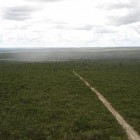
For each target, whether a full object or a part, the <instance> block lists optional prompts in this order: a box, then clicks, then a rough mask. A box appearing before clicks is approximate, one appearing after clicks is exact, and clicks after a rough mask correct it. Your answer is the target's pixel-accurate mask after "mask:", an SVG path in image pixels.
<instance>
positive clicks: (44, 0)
mask: <svg viewBox="0 0 140 140" xmlns="http://www.w3.org/2000/svg"><path fill="white" fill-rule="evenodd" d="M30 1H34V2H58V1H61V0H30Z"/></svg>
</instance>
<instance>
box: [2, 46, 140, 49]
mask: <svg viewBox="0 0 140 140" xmlns="http://www.w3.org/2000/svg"><path fill="white" fill-rule="evenodd" d="M70 48H72V49H78V48H84V49H86V48H93V49H94V48H95V49H96V48H140V45H139V46H101V47H0V49H70Z"/></svg>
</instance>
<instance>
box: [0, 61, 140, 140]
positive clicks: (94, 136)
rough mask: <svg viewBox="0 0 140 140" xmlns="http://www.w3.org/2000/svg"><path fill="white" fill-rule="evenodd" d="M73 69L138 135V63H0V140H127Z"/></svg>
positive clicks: (139, 127) (139, 107) (118, 126)
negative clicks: (101, 95)
mask: <svg viewBox="0 0 140 140" xmlns="http://www.w3.org/2000/svg"><path fill="white" fill-rule="evenodd" d="M73 69H75V70H76V71H77V72H78V73H80V74H81V75H82V76H83V77H84V78H85V79H88V81H89V82H90V83H92V84H94V85H95V86H96V87H97V89H99V91H101V92H102V93H103V94H104V95H105V97H107V99H108V100H109V101H110V102H111V103H112V104H113V106H114V107H115V108H116V109H117V110H119V112H120V113H121V114H122V115H123V116H124V117H125V118H126V119H127V120H128V121H129V122H130V123H131V124H132V125H133V126H134V127H135V128H136V129H137V130H138V131H139V130H140V120H139V119H138V118H140V106H138V105H139V103H140V98H139V97H140V96H139V95H140V94H139V92H140V87H139V83H140V75H139V71H140V64H139V63H133V62H131V63H126V62H123V63H120V62H105V63H103V62H102V63H101V62H61V63H27V64H26V63H1V64H0V122H1V123H0V139H2V140H15V139H17V140H19V139H21V140H126V139H127V137H126V135H125V132H124V131H123V130H122V128H121V126H120V125H119V124H118V123H117V121H116V120H115V118H114V117H113V116H112V115H111V114H110V113H109V112H108V110H107V109H106V108H105V107H104V105H103V104H102V103H101V102H100V101H99V100H98V98H97V97H96V95H95V94H93V93H92V92H91V91H90V89H89V88H88V87H86V86H85V85H84V83H83V82H81V81H80V80H79V79H78V78H77V77H76V76H75V75H74V74H73V73H72V70H73Z"/></svg>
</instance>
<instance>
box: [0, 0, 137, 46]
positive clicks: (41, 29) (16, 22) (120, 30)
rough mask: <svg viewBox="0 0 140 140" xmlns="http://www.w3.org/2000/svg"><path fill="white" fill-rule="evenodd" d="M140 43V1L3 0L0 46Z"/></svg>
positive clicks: (0, 16) (1, 5)
mask: <svg viewBox="0 0 140 140" xmlns="http://www.w3.org/2000/svg"><path fill="white" fill-rule="evenodd" d="M139 45H140V0H1V1H0V48H13V47H14V48H23V47H26V48H32V47H37V48H38V47H49V48H50V47H115V46H139Z"/></svg>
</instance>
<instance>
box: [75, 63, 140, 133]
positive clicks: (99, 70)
mask: <svg viewBox="0 0 140 140" xmlns="http://www.w3.org/2000/svg"><path fill="white" fill-rule="evenodd" d="M84 65H85V67H83V68H82V69H81V68H80V67H79V68H78V69H77V71H78V72H79V73H80V74H81V75H82V76H83V77H84V78H85V79H86V80H87V81H88V82H89V83H90V84H91V85H92V86H94V87H95V88H96V89H97V90H99V91H100V92H101V93H102V94H103V95H104V96H105V97H106V98H107V99H108V100H109V102H110V103H111V104H112V105H113V106H114V107H115V109H117V110H118V111H119V112H120V114H122V116H123V117H124V118H125V120H127V122H129V123H130V124H131V125H132V126H133V127H134V128H135V130H137V131H138V132H139V134H140V106H139V104H140V63H139V62H104V63H103V62H102V63H99V62H98V63H85V64H84Z"/></svg>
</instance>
